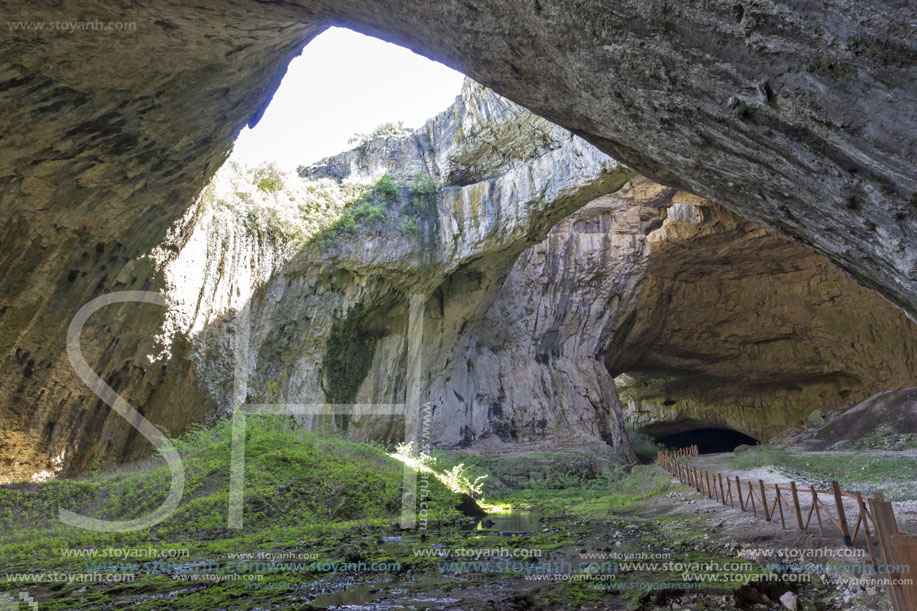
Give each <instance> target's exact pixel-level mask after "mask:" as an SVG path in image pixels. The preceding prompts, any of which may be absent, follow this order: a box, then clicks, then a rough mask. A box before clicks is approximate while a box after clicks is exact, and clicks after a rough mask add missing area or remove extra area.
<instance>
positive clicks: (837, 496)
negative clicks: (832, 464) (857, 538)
mask: <svg viewBox="0 0 917 611" xmlns="http://www.w3.org/2000/svg"><path fill="white" fill-rule="evenodd" d="M831 492H833V493H834V504H835V505H836V506H837V519H838V521H839V522H840V524H841V534H842V535H843V536H844V545H848V546H849V545H852V543H853V542H852V541H851V540H850V528H848V527H847V513H846V512H845V511H844V501H843V499H841V487H840V485H838V483H837V481H832V482H831Z"/></svg>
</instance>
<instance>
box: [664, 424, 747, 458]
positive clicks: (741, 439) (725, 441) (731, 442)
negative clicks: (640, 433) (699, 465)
mask: <svg viewBox="0 0 917 611" xmlns="http://www.w3.org/2000/svg"><path fill="white" fill-rule="evenodd" d="M655 440H656V443H661V444H662V445H664V446H665V447H666V448H668V449H677V448H683V447H686V446H690V445H695V444H696V445H697V451H698V452H699V453H700V454H715V453H717V452H732V451H733V450H735V449H736V447H738V446H740V445H742V444H745V445H755V444H757V443H758V440H757V439H755V438H754V437H750V436H748V435H746V434H745V433H740V432H739V431H736V430H734V429H725V428H696V429H691V430H689V431H679V432H677V433H670V434H668V435H658V436H656V438H655Z"/></svg>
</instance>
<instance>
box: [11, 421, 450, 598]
mask: <svg viewBox="0 0 917 611" xmlns="http://www.w3.org/2000/svg"><path fill="white" fill-rule="evenodd" d="M230 441H231V425H230V423H229V422H223V423H220V424H218V425H217V426H215V427H213V428H208V429H203V428H202V429H198V430H195V431H194V432H192V433H189V434H188V435H186V436H184V437H183V438H181V439H179V440H176V441H175V444H176V446H177V448H178V451H179V453H180V455H181V457H182V460H183V463H184V468H185V475H186V486H185V491H184V494H183V497H182V502H181V504H180V506H179V508H178V509H177V511H176V512H175V513H174V514H173V515H172V516H171V517H169V518H168V519H167V520H165V521H163V522H161V523H160V524H158V525H155V526H153V527H152V528H148V529H145V530H142V531H137V532H132V533H98V532H94V531H88V530H83V529H79V528H74V527H71V526H67V525H65V524H62V523H61V522H59V521H58V520H57V512H58V509H59V508H66V509H70V510H71V511H75V512H78V513H82V514H85V515H89V516H91V517H96V518H103V519H110V520H125V519H131V518H137V517H140V516H143V515H145V514H147V513H149V512H151V511H152V510H154V509H155V508H156V507H157V506H158V505H159V504H160V503H161V502H162V501H163V499H164V498H165V497H166V495H167V494H168V490H169V481H170V476H169V471H168V468H167V467H166V466H165V465H164V464H161V462H162V461H159V460H158V459H153V460H151V461H149V462H150V463H151V465H150V466H145V467H140V466H138V467H136V468H135V470H123V471H119V472H115V473H109V474H104V475H95V476H92V477H90V478H88V479H85V480H72V479H61V480H55V481H51V482H48V483H46V484H43V485H41V486H40V487H38V488H37V489H35V488H34V487H33V489H31V490H29V489H25V490H23V489H16V488H10V487H3V488H0V557H2V558H3V559H4V562H3V569H4V571H5V572H7V573H18V572H48V571H65V572H69V573H74V572H75V573H83V572H86V568H85V563H86V562H87V560H86V559H84V558H72V557H66V556H65V555H63V554H62V553H61V551H60V550H61V549H64V548H94V549H105V548H121V549H123V548H129V547H139V548H147V547H149V546H153V547H156V548H172V549H183V550H187V551H188V553H189V557H188V558H182V561H187V560H188V559H195V558H198V559H200V558H206V559H214V558H221V557H223V556H224V555H225V554H227V553H230V552H257V551H265V550H267V551H276V550H283V549H285V548H290V547H295V548H303V547H306V548H312V549H315V550H317V552H318V553H319V555H320V557H321V558H324V559H328V560H335V561H341V560H342V551H341V550H342V549H344V548H345V547H346V546H347V545H348V544H349V543H350V542H352V541H355V540H360V539H361V537H364V536H365V533H368V532H379V533H382V532H390V531H391V530H392V529H393V528H397V519H398V518H399V517H400V512H401V500H402V499H401V495H402V479H403V473H404V471H403V469H404V467H403V465H402V463H401V462H399V461H397V460H395V459H394V458H391V457H390V456H389V455H388V454H387V453H386V451H385V450H384V449H383V448H381V447H380V446H378V445H375V444H367V443H355V442H351V441H346V440H343V439H340V438H336V437H332V436H328V435H322V434H318V433H312V432H309V431H306V430H304V429H302V428H301V427H299V426H297V425H295V424H294V423H292V422H291V421H289V420H287V419H284V418H278V417H254V418H249V419H248V423H247V427H246V444H245V454H246V461H245V488H244V490H245V497H244V513H243V517H244V529H242V530H231V529H229V528H228V527H227V501H228V487H229V457H230ZM429 490H430V497H429V503H428V506H427V509H428V517H429V519H430V521H431V522H432V523H437V521H453V520H456V519H458V518H459V517H460V514H459V513H458V512H457V511H456V509H455V506H456V504H457V497H456V495H454V494H453V493H452V492H450V491H449V490H448V489H446V488H445V487H444V486H442V485H440V484H439V483H438V482H437V481H435V480H433V481H431V482H430V487H429ZM384 557H385V555H384V554H377V555H376V556H374V557H373V560H374V561H376V560H378V559H381V558H384ZM318 577H320V575H316V576H314V577H312V578H313V579H317V578H318ZM82 585H85V584H81V583H79V582H76V583H72V584H35V583H33V584H20V583H17V582H11V581H10V582H6V581H4V580H3V579H0V591H4V590H8V591H12V590H13V589H16V588H21V587H27V588H28V589H30V591H34V592H36V593H38V594H40V595H42V594H43V595H45V596H46V595H47V594H48V593H49V592H50V590H49V588H50V589H52V590H53V594H54V596H53V599H52V600H51V601H48V602H47V603H46V602H44V601H43V602H42V605H43V606H42V608H43V609H44V608H48V609H70V608H98V606H99V605H101V601H102V599H101V598H100V599H98V600H95V599H93V597H92V596H89V595H88V594H87V595H85V596H83V594H85V593H83V594H78V593H76V590H77V589H78V588H79V587H81V586H82ZM184 585H186V584H185V583H184V582H175V581H173V580H171V579H164V578H163V577H161V576H157V575H154V574H141V575H139V578H138V580H137V582H135V583H132V584H120V585H117V586H114V585H108V586H106V588H105V592H106V594H105V597H107V598H106V600H107V599H110V598H112V597H115V596H117V595H118V592H120V591H122V590H123V591H126V592H130V593H131V594H132V595H134V596H136V595H137V594H139V593H142V592H158V591H161V590H165V591H168V590H176V589H179V588H182V587H183V586H184ZM242 587H244V586H243V584H220V587H219V588H208V590H216V589H218V590H219V597H221V599H231V598H232V597H233V596H234V595H235V594H239V590H240V588H242ZM216 595H217V594H216V593H215V592H214V591H211V593H210V594H208V595H206V596H205V595H204V594H200V595H197V594H195V595H194V596H192V595H191V594H188V596H191V598H190V599H188V600H186V601H184V602H183V603H182V608H199V609H207V608H215V607H214V606H213V605H216V603H215V601H214V600H210V599H209V598H208V597H211V596H216ZM278 595H279V594H278ZM71 596H72V597H71ZM84 598H85V599H86V600H88V601H89V603H86V605H87V606H81V605H83V604H84V603H83V602H80V604H77V601H82V600H83V599H84ZM93 601H94V602H93ZM46 604H47V605H48V606H47V607H46V606H45V605H46ZM160 604H161V601H160ZM216 606H217V607H218V606H219V605H216ZM138 608H140V609H143V608H155V607H145V606H140V607H138ZM243 608H244V607H243Z"/></svg>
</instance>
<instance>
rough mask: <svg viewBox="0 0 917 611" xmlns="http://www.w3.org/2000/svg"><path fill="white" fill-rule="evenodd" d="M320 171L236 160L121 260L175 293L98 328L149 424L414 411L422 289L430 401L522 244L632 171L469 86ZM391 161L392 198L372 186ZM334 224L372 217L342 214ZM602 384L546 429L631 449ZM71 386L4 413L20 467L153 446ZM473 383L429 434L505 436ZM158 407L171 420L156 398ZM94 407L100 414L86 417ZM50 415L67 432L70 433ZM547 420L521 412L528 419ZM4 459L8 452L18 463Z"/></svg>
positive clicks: (91, 332) (91, 333) (362, 421)
mask: <svg viewBox="0 0 917 611" xmlns="http://www.w3.org/2000/svg"><path fill="white" fill-rule="evenodd" d="M494 143H496V144H499V145H500V146H504V147H505V148H506V149H507V151H510V152H512V151H518V152H519V154H518V155H514V154H508V155H507V156H505V157H504V158H503V165H502V167H501V166H499V165H498V164H497V161H498V159H499V157H498V156H494V155H491V156H490V157H488V156H487V155H485V154H480V153H479V151H482V150H484V149H485V148H487V147H492V146H493V145H494ZM342 160H347V161H346V162H345V161H342ZM468 160H477V165H475V164H472V163H470V162H469V161H468ZM345 166H346V169H343V170H342V169H340V168H342V167H345ZM311 172H312V175H311V178H313V179H315V180H302V179H300V178H297V177H292V176H288V177H284V176H281V175H280V174H278V173H276V171H275V170H273V169H271V168H259V169H255V170H244V171H243V170H239V171H234V170H233V169H232V168H227V169H226V171H225V172H222V173H221V174H220V176H218V179H217V180H216V181H215V182H214V183H213V185H211V186H210V187H208V189H207V190H206V191H205V192H204V193H203V194H202V196H201V198H200V200H199V202H198V204H197V205H196V207H195V208H193V209H192V210H190V211H189V212H188V213H187V214H186V215H185V217H184V218H183V219H182V220H181V221H180V222H179V223H177V224H176V225H175V226H174V227H173V229H172V230H171V231H170V233H169V235H168V236H167V239H166V240H165V241H164V242H163V244H161V245H159V246H157V247H156V248H154V249H152V250H151V251H150V253H149V255H148V256H147V257H145V258H142V259H140V260H138V261H134V262H130V263H131V265H132V266H133V267H126V268H123V269H128V270H130V269H141V270H143V274H141V273H140V272H136V273H137V276H136V277H134V276H130V277H128V275H127V272H125V271H123V270H122V271H119V276H118V280H119V282H121V281H122V280H129V283H128V284H127V285H126V286H130V287H133V286H136V285H137V284H140V285H141V286H143V287H149V288H156V287H163V289H164V290H165V291H166V292H167V294H168V296H169V308H168V311H167V312H166V311H157V310H156V308H155V307H152V306H139V305H130V304H127V305H123V306H120V307H117V308H113V310H114V311H111V312H109V311H106V312H104V313H99V314H97V315H96V316H97V317H98V318H97V319H96V320H97V321H98V323H97V324H98V326H97V327H90V328H87V330H86V332H84V338H85V341H84V346H83V351H84V353H86V354H87V355H88V358H89V360H90V363H92V364H93V365H94V366H96V367H97V368H98V369H100V370H101V374H102V375H103V377H105V378H106V379H109V380H111V382H110V383H111V384H112V385H113V386H115V387H116V388H117V389H119V390H126V393H125V398H127V399H128V401H130V402H133V403H134V404H136V405H138V406H140V407H141V410H142V411H143V410H145V411H144V413H145V415H146V416H147V417H148V418H149V419H151V420H152V421H154V422H156V423H157V424H164V423H167V424H166V426H167V428H169V430H170V431H172V432H173V433H176V432H180V431H181V430H182V429H183V428H185V427H186V426H187V425H188V424H190V423H191V422H195V421H202V420H206V419H207V418H209V417H213V416H215V415H218V414H225V413H228V411H229V410H230V409H231V408H232V407H233V406H235V405H240V404H242V403H253V402H255V403H258V402H260V403H278V402H291V403H318V404H323V403H350V402H353V401H360V402H365V403H378V402H388V403H403V402H404V401H405V398H406V393H407V385H408V383H409V382H408V380H407V379H406V375H407V371H406V362H405V360H406V358H407V356H406V353H407V347H406V324H407V307H408V302H409V300H410V296H411V295H413V294H419V295H423V296H425V297H426V299H427V302H428V303H427V307H426V310H425V313H424V315H423V327H424V328H423V331H424V336H425V338H426V341H425V343H424V345H423V354H422V358H423V362H424V367H423V369H422V372H421V377H420V378H419V379H418V380H417V381H416V382H415V383H416V384H417V385H418V388H417V389H416V390H417V392H418V393H419V394H418V395H417V396H418V397H421V398H423V399H426V398H427V397H428V396H429V395H430V393H431V390H430V388H431V387H434V386H436V385H437V384H440V383H441V382H440V380H441V379H442V375H441V372H442V363H441V361H440V360H439V358H440V357H441V356H443V355H445V354H447V353H449V351H451V350H453V349H454V344H455V342H456V341H457V338H458V337H459V336H461V334H463V333H465V334H468V333H471V332H472V331H471V330H472V329H474V328H475V323H476V320H477V319H479V318H480V317H481V315H482V314H483V312H484V311H486V309H487V307H488V306H489V303H490V301H492V299H493V296H494V295H495V293H496V291H497V289H498V288H499V281H500V280H501V279H502V278H503V276H504V275H505V274H506V271H507V270H508V269H509V267H510V266H511V265H512V264H513V261H514V260H515V259H516V257H517V256H518V254H519V252H520V251H522V250H523V249H524V248H526V247H527V246H529V245H531V244H533V243H536V242H537V241H539V240H540V239H542V238H543V237H544V236H545V235H546V234H547V232H548V231H549V229H550V228H551V227H552V226H553V225H554V224H555V223H556V222H557V221H558V220H560V219H561V218H562V217H564V216H566V215H568V214H570V213H571V212H573V211H575V210H576V209H578V208H580V207H582V206H583V205H585V204H586V203H587V202H589V201H590V200H593V199H595V198H596V197H598V196H600V195H602V194H604V193H607V192H610V191H614V190H616V189H618V188H619V187H620V186H621V185H622V184H623V183H624V182H625V181H626V180H627V178H628V177H629V176H631V175H632V171H630V170H628V169H626V168H623V167H620V166H618V165H617V164H616V163H615V162H614V161H613V160H612V159H610V158H609V157H607V156H606V155H604V154H603V153H601V152H600V151H598V150H597V149H595V148H594V147H592V146H591V145H589V144H587V143H586V142H584V141H583V140H581V139H580V138H578V137H575V136H573V135H572V134H570V133H569V132H567V131H566V130H563V129H561V128H558V127H556V126H554V125H552V124H550V123H548V122H547V121H545V120H544V119H541V118H538V117H536V116H534V115H532V114H531V113H529V112H528V111H525V110H524V109H522V108H521V107H519V106H517V105H515V104H513V103H511V102H509V101H507V100H505V99H502V98H500V97H499V96H496V95H495V94H493V93H492V92H490V91H488V90H486V89H484V88H483V87H481V86H479V85H476V84H474V83H472V82H470V81H469V82H468V83H466V86H465V88H464V89H463V92H462V95H461V96H460V98H459V99H458V100H457V102H456V104H455V105H454V106H453V107H452V108H450V109H449V110H448V111H446V112H445V113H443V114H442V115H440V116H439V117H437V118H435V119H434V120H431V121H430V122H429V123H428V124H427V125H426V126H425V127H424V128H422V129H421V130H417V131H416V132H405V133H402V134H396V135H393V136H389V137H387V138H380V139H377V140H373V141H370V142H368V143H366V146H365V148H364V147H360V148H359V149H358V150H354V151H350V152H349V153H347V154H344V155H342V156H338V157H337V158H334V159H331V160H328V161H327V162H326V163H324V164H322V165H321V166H320V167H316V168H313V170H312V171H311ZM386 172H388V173H389V174H390V175H389V177H388V178H387V180H389V182H388V183H387V184H388V185H390V186H389V189H394V193H389V192H386V193H383V192H381V191H379V192H377V191H378V190H379V189H381V187H377V191H373V190H372V187H371V185H372V183H373V182H374V181H376V180H379V179H380V177H381V176H382V175H383V174H384V173H386ZM302 174H303V175H304V176H306V177H307V178H309V177H310V176H309V174H310V172H309V171H307V170H303V172H302ZM319 174H321V177H319ZM418 175H419V177H418ZM417 180H421V181H422V183H423V184H422V185H421V184H420V183H417V182H416V181H417ZM441 181H442V182H443V183H445V186H442V185H441V184H440V182H441ZM456 183H459V184H456ZM379 184H380V185H381V184H382V183H379ZM396 185H397V186H396ZM373 194H375V195H373ZM364 196H372V198H370V199H367V198H366V197H364ZM361 215H362V216H361ZM336 217H338V218H339V219H340V218H350V219H351V221H352V222H353V223H355V224H357V227H355V228H353V229H348V228H347V227H344V228H342V227H343V226H342V225H340V224H337V225H335V224H334V223H335V222H336V221H335V218H336ZM329 225H330V226H329ZM103 246H104V245H103ZM103 254H104V247H100V248H99V249H97V251H96V253H95V255H96V256H95V258H92V259H90V260H89V262H88V263H87V265H88V264H89V263H92V264H93V265H96V266H97V267H98V269H99V270H101V271H104V270H105V269H106V267H107V265H106V261H103V260H101V255H103ZM87 257H89V255H88V254H87ZM125 263H126V262H125ZM118 269H122V268H118ZM131 283H133V284H131ZM139 310H143V312H142V313H141V314H140V315H138V313H137V312H138V311H139ZM163 319H164V320H165V322H164V323H163ZM122 327H123V328H130V329H131V333H132V334H131V335H129V336H128V337H129V338H130V339H131V340H132V343H131V344H129V346H130V347H131V350H132V352H131V355H130V357H129V358H125V357H124V356H122V355H121V354H120V352H118V351H117V350H112V347H113V346H117V345H118V342H119V341H122V340H120V337H119V336H118V335H117V334H118V333H119V332H121V331H120V329H121V328H122ZM159 327H161V328H159ZM113 332H114V337H112V334H113ZM144 332H146V333H147V336H146V337H145V338H144V337H143V333H144ZM153 335H157V337H158V341H157V342H154V341H153V339H152V336H153ZM240 338H245V341H244V342H241V343H240ZM106 347H107V348H106ZM106 350H107V351H106ZM29 356H30V355H24V356H23V357H22V358H28V357H29ZM42 367H43V368H44V369H43V370H42V371H41V374H40V375H41V377H40V380H41V381H42V382H43V383H44V384H49V383H50V381H51V375H52V373H53V372H54V371H55V369H53V368H50V367H45V365H44V363H42ZM45 369H46V370H48V371H45ZM121 371H127V372H134V373H135V375H138V376H143V375H153V374H155V375H158V376H159V377H158V378H156V380H155V381H156V382H158V384H153V383H150V385H153V387H154V390H152V391H151V390H148V389H147V385H144V384H142V383H140V384H138V383H137V382H136V380H134V379H132V378H121V377H118V376H119V375H122V374H120V373H119V372H121ZM146 372H152V373H149V374H147V373H146ZM167 375H171V376H172V377H171V378H167V379H165V381H163V378H165V377H166V376H167ZM472 377H473V376H472ZM593 378H595V374H594V373H589V374H588V375H587V376H586V378H585V381H584V382H578V383H577V384H576V385H573V386H571V387H570V388H569V389H566V390H564V391H563V392H564V393H567V394H569V393H571V392H573V390H572V389H573V388H574V387H575V388H576V389H577V392H582V391H583V389H584V388H586V387H588V388H589V389H590V397H589V398H588V400H590V401H593V402H595V405H594V407H592V409H593V411H598V412H600V413H601V417H602V418H601V422H602V423H601V424H600V425H599V424H596V422H597V420H596V418H593V417H590V416H589V415H581V417H580V418H579V420H578V421H568V420H567V419H560V420H558V421H557V422H554V423H552V424H551V426H541V429H540V430H541V433H540V434H541V435H545V434H549V435H550V436H552V438H559V437H564V436H566V437H571V436H576V435H579V436H581V437H584V438H588V439H591V440H593V441H596V442H597V443H600V444H603V445H604V446H605V447H606V448H608V450H607V451H608V452H611V453H619V454H621V455H627V453H628V452H629V450H627V448H626V444H625V443H623V441H622V440H623V437H622V435H621V426H622V423H621V419H620V406H619V404H618V402H617V397H616V395H615V393H614V388H613V385H612V384H611V382H610V378H609V377H608V376H607V375H605V376H604V377H603V378H601V380H598V381H597V380H596V379H593ZM141 379H142V378H141ZM487 383H488V381H482V382H481V386H482V388H484V387H486V385H487ZM69 392H70V394H69V395H67V396H66V399H65V400H63V401H61V402H60V403H59V404H58V405H57V406H56V411H55V413H54V414H53V415H52V416H46V415H45V412H41V411H40V412H38V413H37V414H36V413H35V412H34V411H29V410H24V415H25V416H26V417H29V416H31V418H29V419H27V420H15V419H12V418H8V419H5V420H4V426H5V427H6V428H7V430H9V431H11V432H12V433H13V434H14V435H13V436H12V437H8V438H10V439H14V440H15V439H21V444H20V445H18V446H16V447H15V448H14V446H13V445H9V446H6V447H9V448H10V449H11V450H12V449H15V455H16V461H17V462H16V463H14V464H10V463H8V465H7V471H6V473H8V474H10V475H11V476H22V475H28V474H29V473H34V472H38V471H41V470H43V469H44V467H45V466H47V462H46V461H47V458H48V457H58V456H61V455H63V456H64V457H65V460H64V462H63V466H64V467H66V468H70V469H81V468H85V467H86V466H88V465H89V464H92V462H93V461H96V460H111V459H124V458H127V457H130V456H135V455H141V454H142V453H143V448H142V445H143V444H138V443H135V441H136V439H135V438H136V436H135V435H133V434H131V429H129V428H128V427H127V426H125V424H124V423H123V422H120V421H119V420H120V419H119V418H118V417H117V416H114V415H113V414H112V413H111V412H110V410H108V408H107V407H106V406H104V405H103V404H101V403H100V402H98V401H95V403H94V404H92V407H91V408H88V409H87V407H86V405H87V404H89V403H90V402H92V401H93V400H92V399H90V398H89V396H91V395H90V393H89V391H88V390H85V389H83V388H82V387H81V386H80V385H79V384H78V383H74V384H73V385H72V387H70V388H69ZM151 392H153V393H155V392H159V393H160V394H159V395H155V394H153V395H152V397H151V396H150V393H151ZM466 392H468V396H469V399H470V402H469V403H468V404H467V405H464V404H463V406H462V407H461V408H459V409H464V410H465V411H467V413H468V416H467V418H465V419H464V420H463V421H462V422H459V421H458V420H456V419H455V418H454V416H455V415H456V414H455V410H454V409H453V406H452V404H453V403H455V402H456V401H457V399H456V397H455V396H454V395H453V394H450V395H448V401H449V407H448V409H447V408H446V407H445V405H443V406H442V409H440V407H441V405H440V404H439V403H436V404H435V405H434V430H433V433H432V439H431V440H432V441H436V442H448V441H450V440H453V438H455V437H456V436H455V435H454V434H453V433H454V431H455V430H460V429H462V427H463V423H464V422H465V420H467V421H468V422H472V421H474V422H475V423H476V424H475V426H474V427H473V428H472V429H469V430H470V431H471V433H470V435H471V436H472V438H474V437H475V436H477V435H486V434H487V433H488V432H489V429H487V428H486V426H485V425H486V423H489V422H490V421H491V420H493V418H497V417H498V416H499V414H498V415H497V416H493V415H485V416H484V417H483V418H482V416H481V411H480V406H481V405H483V404H482V400H481V399H480V398H477V399H476V398H475V395H474V394H473V393H472V392H471V391H466ZM481 392H487V393H489V392H490V391H489V390H487V391H484V390H482V391H481ZM520 392H521V391H519V392H517V394H519V393H520ZM558 392H561V391H558ZM160 397H161V399H160ZM542 398H543V397H534V398H533V400H532V401H531V402H530V404H531V403H534V402H536V401H539V400H541V399H542ZM157 400H159V401H161V402H162V404H163V405H168V408H164V409H165V411H167V412H168V414H165V415H164V414H163V413H161V412H160V411H156V410H155V409H153V408H155V407H156V406H158V405H159V403H158V402H157ZM475 400H477V401H478V403H477V407H476V406H475V405H474V401H475ZM517 402H518V401H517ZM545 407H546V406H545ZM579 407H580V406H579V405H577V408H579ZM489 408H490V403H488V404H487V409H489ZM519 409H520V410H521V409H522V408H521V407H520V408H519ZM526 409H527V410H528V412H529V413H531V412H533V408H532V407H531V406H530V405H529V406H528V407H527V408H526ZM511 411H512V410H511V409H508V410H507V412H508V413H509V412H511ZM484 413H485V414H487V412H484ZM90 415H91V417H92V418H93V421H92V423H89V425H88V426H80V425H79V424H80V422H81V419H85V418H88V417H89V416H90ZM520 415H521V412H520ZM507 418H509V419H511V416H509V415H507ZM49 420H52V421H53V422H54V423H60V424H62V425H63V426H62V427H61V428H59V429H57V433H56V434H55V430H54V429H55V427H56V426H57V424H49V423H48V421H49ZM322 423H323V422H313V423H312V424H315V425H318V424H322ZM324 423H325V424H327V421H324ZM335 426H337V427H340V428H344V429H345V430H347V431H348V433H349V434H352V435H353V436H355V437H360V438H366V437H389V438H400V437H401V436H403V434H404V424H403V423H401V422H397V421H394V420H393V419H392V418H388V417H386V418H371V417H368V416H365V415H364V416H363V417H362V418H360V417H359V416H357V417H355V418H353V419H340V418H339V419H338V420H337V422H336V424H335ZM534 427H535V425H534V423H532V422H528V421H523V420H521V419H520V420H519V424H518V428H519V430H520V431H523V430H528V429H532V430H534ZM46 431H48V432H47V433H46ZM99 431H103V432H105V433H106V434H105V435H103V436H102V439H103V440H104V443H103V442H102V441H100V440H99V438H98V437H97V435H98V434H99ZM43 435H44V436H43ZM463 435H465V433H461V434H460V435H459V438H461V437H462V436H463ZM603 440H604V441H603ZM609 444H615V446H616V447H615V448H614V449H611V446H610V445H609ZM6 457H7V460H9V461H10V462H11V463H12V460H13V455H12V454H9V455H6ZM58 466H61V465H60V464H58Z"/></svg>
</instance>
